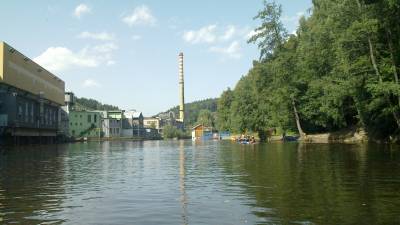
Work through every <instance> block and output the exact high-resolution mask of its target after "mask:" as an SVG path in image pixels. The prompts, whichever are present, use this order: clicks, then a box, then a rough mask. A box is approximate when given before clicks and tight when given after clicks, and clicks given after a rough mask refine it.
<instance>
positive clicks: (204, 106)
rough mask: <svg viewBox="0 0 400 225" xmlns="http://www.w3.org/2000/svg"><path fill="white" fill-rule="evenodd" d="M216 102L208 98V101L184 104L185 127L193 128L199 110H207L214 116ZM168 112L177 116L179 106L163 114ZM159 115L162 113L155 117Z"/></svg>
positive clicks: (215, 99) (216, 100)
mask: <svg viewBox="0 0 400 225" xmlns="http://www.w3.org/2000/svg"><path fill="white" fill-rule="evenodd" d="M217 102H218V99H217V98H209V99H205V100H200V101H194V102H191V103H186V104H185V120H186V125H187V126H193V125H194V124H195V123H196V122H197V118H198V116H199V113H200V111H201V110H209V111H210V112H211V113H212V114H215V113H216V112H217ZM170 111H172V112H173V113H175V115H177V116H178V115H179V106H175V107H173V108H170V109H169V110H167V111H165V112H170ZM165 112H164V113H165ZM160 114H162V113H159V114H157V115H160ZM157 115H156V116H157Z"/></svg>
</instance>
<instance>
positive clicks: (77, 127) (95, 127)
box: [69, 111, 102, 137]
mask: <svg viewBox="0 0 400 225" xmlns="http://www.w3.org/2000/svg"><path fill="white" fill-rule="evenodd" d="M89 116H90V122H89ZM95 118H96V121H95ZM101 119H102V118H101V113H99V112H86V111H79V112H78V111H71V112H70V113H69V131H70V132H69V133H70V135H71V136H73V137H99V136H101ZM81 133H83V135H81Z"/></svg>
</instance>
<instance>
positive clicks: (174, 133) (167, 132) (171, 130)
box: [162, 125, 186, 139]
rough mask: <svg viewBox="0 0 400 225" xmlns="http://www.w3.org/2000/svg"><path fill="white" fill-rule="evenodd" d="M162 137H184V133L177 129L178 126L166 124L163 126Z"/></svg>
mask: <svg viewBox="0 0 400 225" xmlns="http://www.w3.org/2000/svg"><path fill="white" fill-rule="evenodd" d="M162 135H163V138H165V139H171V138H185V137H186V135H185V133H184V132H183V131H182V130H179V129H178V128H176V127H174V126H171V125H167V126H165V127H164V128H163V133H162Z"/></svg>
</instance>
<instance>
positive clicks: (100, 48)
mask: <svg viewBox="0 0 400 225" xmlns="http://www.w3.org/2000/svg"><path fill="white" fill-rule="evenodd" d="M117 49H118V46H117V45H116V44H114V43H106V44H102V45H96V46H94V47H93V50H94V51H95V52H97V53H109V52H112V51H114V50H117Z"/></svg>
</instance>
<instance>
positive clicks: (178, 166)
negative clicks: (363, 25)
mask: <svg viewBox="0 0 400 225" xmlns="http://www.w3.org/2000/svg"><path fill="white" fill-rule="evenodd" d="M0 224H96V225H97V224H210V225H213V224H215V225H221V224H400V148H399V147H396V146H386V145H341V144H329V145H328V144H298V143H285V144H282V143H274V144H260V145H251V146H245V145H238V144H236V143H231V142H223V141H220V142H218V141H211V142H199V143H196V142H192V141H148V142H147V141H146V142H102V143H97V142H90V143H75V144H66V145H58V146H55V145H50V146H27V147H21V148H17V149H2V150H1V151H0Z"/></svg>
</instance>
